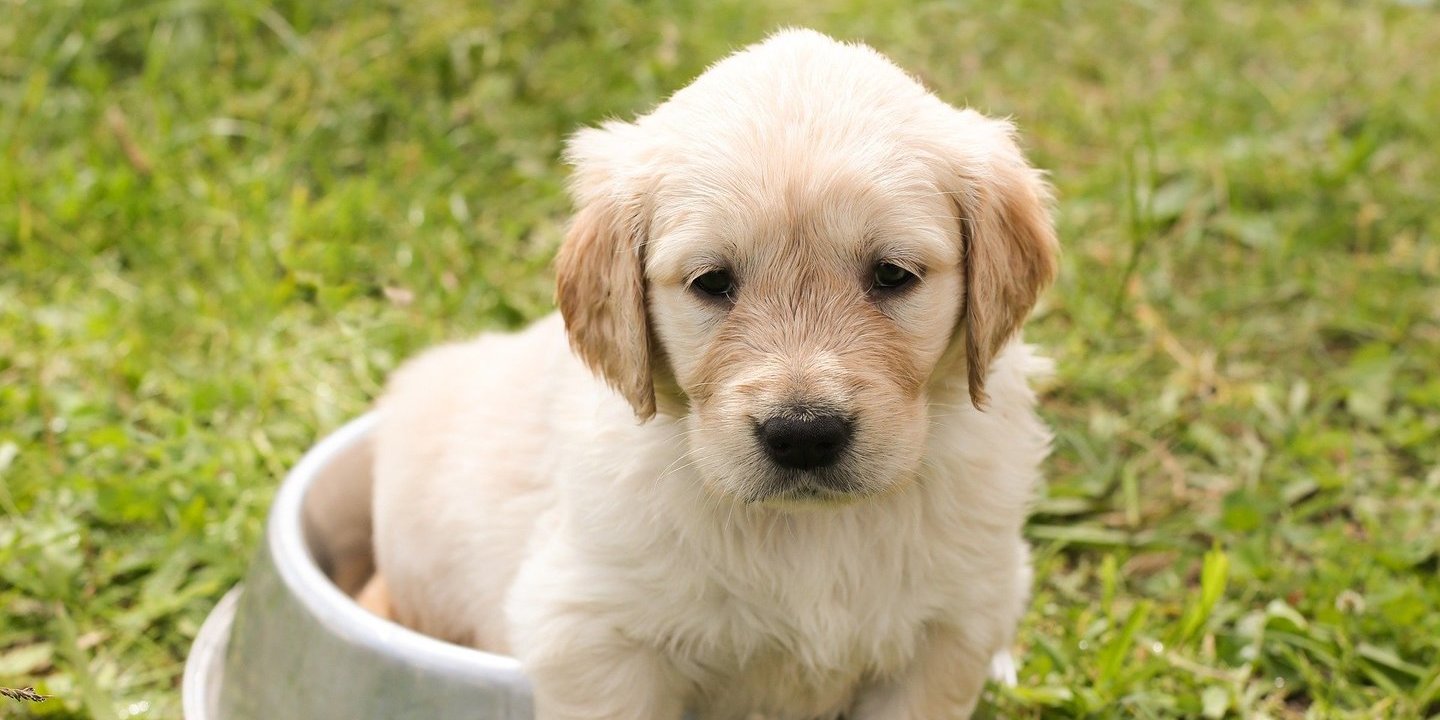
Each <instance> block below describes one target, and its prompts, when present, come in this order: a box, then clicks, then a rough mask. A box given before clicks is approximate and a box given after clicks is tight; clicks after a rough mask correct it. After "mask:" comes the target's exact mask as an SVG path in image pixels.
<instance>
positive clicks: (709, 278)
mask: <svg viewBox="0 0 1440 720" xmlns="http://www.w3.org/2000/svg"><path fill="white" fill-rule="evenodd" d="M690 287H692V288H695V289H696V290H699V291H700V292H701V293H704V294H706V295H709V296H711V297H717V298H728V297H730V294H731V293H733V292H735V280H734V278H732V277H730V271H729V270H711V271H710V272H707V273H705V274H704V275H701V276H700V277H697V278H695V280H694V281H692V282H691V283H690Z"/></svg>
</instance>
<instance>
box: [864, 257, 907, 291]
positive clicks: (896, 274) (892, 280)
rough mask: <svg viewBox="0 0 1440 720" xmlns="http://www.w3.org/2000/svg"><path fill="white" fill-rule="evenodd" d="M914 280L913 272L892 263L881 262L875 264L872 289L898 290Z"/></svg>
mask: <svg viewBox="0 0 1440 720" xmlns="http://www.w3.org/2000/svg"><path fill="white" fill-rule="evenodd" d="M914 280H915V273H912V272H910V271H909V270H906V269H905V268H902V267H900V266H899V265H896V264H894V263H888V262H882V263H880V264H879V265H876V266H875V285H874V286H873V287H872V289H873V290H899V289H900V288H902V287H905V286H906V285H909V284H910V283H911V282H914Z"/></svg>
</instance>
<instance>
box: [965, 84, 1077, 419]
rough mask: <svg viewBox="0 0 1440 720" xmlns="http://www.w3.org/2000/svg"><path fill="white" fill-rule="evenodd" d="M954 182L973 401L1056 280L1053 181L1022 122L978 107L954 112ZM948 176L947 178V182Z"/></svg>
mask: <svg viewBox="0 0 1440 720" xmlns="http://www.w3.org/2000/svg"><path fill="white" fill-rule="evenodd" d="M951 119H952V120H953V121H954V122H955V124H954V125H952V127H951V131H952V133H953V134H952V135H951V138H950V141H951V143H957V142H958V145H955V144H952V145H950V152H949V158H948V160H949V162H948V166H949V170H950V177H949V178H948V181H949V183H950V184H949V185H944V187H945V189H946V190H947V191H949V192H950V193H951V195H952V197H954V198H955V200H956V202H957V203H958V205H959V213H960V223H961V228H960V230H961V236H962V237H963V238H964V242H965V248H964V261H965V297H964V308H963V319H962V324H963V327H964V332H965V360H966V365H967V370H968V375H969V383H970V401H971V403H973V404H974V405H975V407H976V408H981V407H983V406H984V404H985V400H986V394H985V378H986V376H987V374H988V373H989V369H990V363H991V361H993V360H994V359H995V356H996V355H998V354H999V353H1000V351H1001V350H1002V349H1004V347H1005V345H1006V343H1008V342H1009V341H1010V339H1011V337H1013V336H1014V335H1015V333H1016V332H1017V331H1019V329H1020V326H1021V324H1023V323H1024V322H1025V318H1026V316H1028V315H1029V314H1030V310H1031V309H1032V308H1034V307H1035V301H1036V300H1037V299H1038V298H1039V296H1040V293H1041V291H1043V290H1044V289H1045V288H1046V287H1047V286H1049V284H1050V283H1051V282H1053V281H1054V279H1055V274H1056V272H1057V270H1058V259H1059V258H1058V256H1059V244H1058V242H1057V241H1056V238H1055V228H1054V225H1053V223H1052V221H1051V217H1050V201H1051V197H1050V188H1049V185H1047V184H1046V183H1045V180H1044V179H1043V177H1042V176H1041V173H1040V171H1038V170H1036V169H1035V168H1032V167H1031V166H1030V164H1029V163H1028V162H1026V160H1025V156H1024V155H1023V154H1022V153H1021V152H1020V148H1019V146H1018V145H1016V143H1015V129H1014V127H1013V126H1012V125H1011V124H1010V123H1008V122H1005V121H1001V120H992V119H989V118H986V117H984V116H982V115H980V114H979V113H977V112H974V111H972V110H964V111H959V112H956V113H955V116H952V118H951ZM944 182H945V181H942V183H944Z"/></svg>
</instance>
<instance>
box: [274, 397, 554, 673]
mask: <svg viewBox="0 0 1440 720" xmlns="http://www.w3.org/2000/svg"><path fill="white" fill-rule="evenodd" d="M379 422H380V413H379V411H376V410H372V411H370V412H367V413H365V414H364V415H361V416H360V417H358V418H355V419H353V420H351V421H349V422H347V423H345V424H344V425H343V426H341V427H340V428H339V429H337V430H335V431H334V432H332V433H330V434H329V435H327V436H326V437H324V438H323V439H322V440H321V441H320V442H318V443H316V444H315V445H314V446H312V447H311V448H310V449H309V450H307V451H306V452H305V455H304V456H302V457H301V458H300V462H298V463H297V464H296V465H295V467H294V468H293V469H292V470H291V471H290V472H289V474H287V475H286V476H285V480H284V482H283V483H281V485H280V489H279V491H278V492H277V493H276V495H275V500H274V503H273V505H272V507H271V509H270V517H269V522H268V527H267V528H266V533H265V541H266V544H267V546H268V549H269V551H270V557H271V561H272V562H273V563H274V566H275V569H276V571H277V573H278V574H279V576H280V579H281V581H282V582H283V583H284V585H285V586H286V587H287V588H289V590H290V592H292V593H293V594H294V595H295V597H296V598H297V599H298V600H299V602H300V603H301V605H302V606H303V607H304V608H305V610H306V611H308V612H309V613H310V615H311V616H312V617H313V618H315V620H316V622H317V623H318V624H320V625H321V626H322V627H324V628H325V629H326V630H327V631H329V632H330V633H332V634H333V635H335V636H336V637H337V638H340V639H342V640H344V641H347V642H350V643H353V644H355V645H357V646H359V647H361V648H363V649H365V650H367V651H369V652H372V653H375V654H376V655H381V656H386V657H390V658H392V659H395V660H398V661H401V662H403V663H405V664H406V665H409V666H412V667H415V668H417V669H420V670H424V671H430V672H439V673H443V674H446V675H451V676H456V675H460V676H467V677H473V678H477V679H478V678H484V679H485V681H486V683H488V684H497V683H503V684H505V685H511V686H516V689H520V688H524V689H525V691H526V692H527V693H528V689H529V681H528V679H527V678H526V677H525V675H524V673H523V671H522V668H521V664H520V661H519V660H516V659H515V658H513V657H509V656H506V655H497V654H495V653H490V652H486V651H484V650H478V649H475V648H469V647H463V646H460V645H455V644H452V643H449V642H445V641H443V640H439V639H436V638H433V637H430V636H428V635H423V634H421V633H419V632H416V631H414V630H411V629H409V628H407V627H404V626H402V625H400V624H398V623H395V622H392V621H390V620H387V619H385V618H381V617H379V616H377V615H374V614H372V613H371V612H370V611H368V610H365V609H364V608H362V607H360V605H359V604H357V603H356V602H355V601H354V599H352V598H351V597H350V596H349V595H346V594H345V593H344V592H342V591H341V590H340V588H338V587H336V586H335V584H334V583H333V582H331V580H330V578H328V577H326V576H325V573H324V572H322V571H321V570H320V567H319V565H317V564H316V562H315V558H314V555H313V554H312V553H311V551H310V548H309V546H308V545H307V544H306V542H305V532H304V524H303V522H304V520H303V518H304V513H303V511H304V506H305V497H306V495H307V494H308V491H309V490H310V486H311V485H312V484H314V481H315V478H316V477H318V476H319V474H320V472H321V471H322V470H324V468H325V467H326V465H328V464H329V463H330V462H332V461H333V460H334V459H335V457H336V456H338V455H340V454H342V453H344V452H346V451H349V450H352V449H353V448H354V447H355V446H357V445H359V444H360V443H363V442H367V441H369V440H371V438H372V437H373V435H374V433H375V428H376V427H377V426H378V425H379Z"/></svg>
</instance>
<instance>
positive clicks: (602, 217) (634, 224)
mask: <svg viewBox="0 0 1440 720" xmlns="http://www.w3.org/2000/svg"><path fill="white" fill-rule="evenodd" d="M639 135H640V131H639V128H636V127H635V126H634V125H630V124H628V123H620V122H610V123H606V124H605V126H604V127H602V128H598V129H597V128H589V129H585V130H581V131H580V132H578V133H576V134H575V135H573V136H572V137H571V138H570V142H569V144H568V146H567V148H566V157H567V158H568V159H569V160H570V162H571V163H572V164H573V165H574V166H575V172H574V174H573V175H572V176H571V179H570V192H571V195H572V196H573V197H574V198H575V203H576V205H577V206H578V212H577V213H576V215H575V219H574V220H573V221H572V223H571V226H570V231H569V233H568V234H567V235H566V236H565V242H564V244H563V245H561V246H560V252H559V254H558V255H557V256H556V258H555V275H556V288H555V299H556V301H557V303H558V304H559V306H560V314H561V315H562V316H564V318H565V331H566V333H567V334H568V335H569V338H570V346H571V347H572V348H573V349H574V350H575V353H576V354H577V355H579V356H580V359H581V360H583V361H584V362H585V364H586V365H587V366H589V367H590V369H591V371H593V372H594V373H595V374H597V375H599V376H600V377H601V378H603V379H604V380H605V382H607V383H608V384H609V385H610V387H612V388H614V389H615V391H616V392H619V393H620V394H621V395H622V396H624V397H625V399H626V400H628V401H629V402H630V405H631V407H633V408H634V409H635V415H636V416H637V417H639V418H640V419H641V420H648V419H649V418H651V417H653V416H654V415H655V380H654V367H653V363H652V361H651V358H652V357H653V353H652V348H651V347H650V344H651V339H650V330H649V325H648V323H647V322H646V312H645V273H644V262H645V240H646V235H647V231H648V228H647V221H646V213H645V205H644V197H645V194H646V193H645V190H644V188H643V187H642V185H643V183H642V181H641V180H640V179H639V176H640V174H639V173H638V172H637V170H638V168H637V167H635V163H636V162H637V161H636V154H637V149H638V148H639V147H641V146H642V141H643V138H641V137H639Z"/></svg>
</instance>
